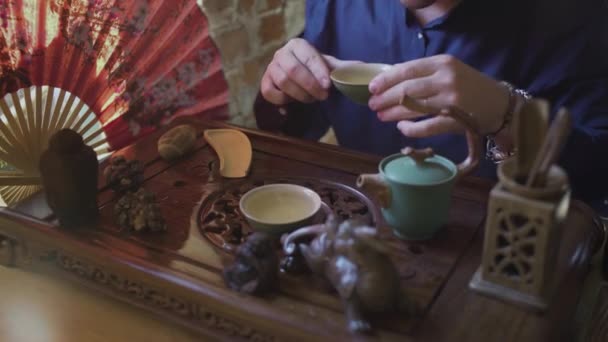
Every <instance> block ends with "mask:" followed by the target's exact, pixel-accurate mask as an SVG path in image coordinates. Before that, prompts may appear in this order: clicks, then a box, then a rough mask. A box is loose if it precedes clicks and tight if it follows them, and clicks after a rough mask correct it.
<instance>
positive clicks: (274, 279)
mask: <svg viewBox="0 0 608 342" xmlns="http://www.w3.org/2000/svg"><path fill="white" fill-rule="evenodd" d="M277 242H278V241H275V238H274V237H273V236H272V235H269V234H265V233H260V232H257V233H253V234H251V235H249V236H248V237H247V240H246V241H245V242H244V243H243V244H242V245H240V246H239V247H238V248H237V250H236V259H235V261H234V263H233V264H232V265H229V266H228V267H226V268H225V269H224V273H223V276H224V282H225V283H226V285H227V286H228V287H229V288H231V289H232V290H235V291H238V292H242V293H246V294H253V295H263V294H266V293H269V292H272V291H273V290H275V289H276V288H277V285H278V281H279V279H278V270H279V258H278V256H277V251H276V243H277Z"/></svg>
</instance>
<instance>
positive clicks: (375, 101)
mask: <svg viewBox="0 0 608 342" xmlns="http://www.w3.org/2000/svg"><path fill="white" fill-rule="evenodd" d="M434 80H435V79H434V78H433V77H430V76H427V77H422V78H417V79H415V80H407V81H404V82H400V83H397V84H396V85H395V86H394V87H391V88H388V89H387V90H386V91H383V92H381V93H378V94H376V95H373V96H372V97H371V98H370V101H369V107H370V108H371V109H372V110H375V111H382V110H384V109H386V108H390V107H393V106H396V105H399V104H403V103H402V99H403V98H405V97H410V98H413V99H426V98H428V97H431V96H434V95H436V94H437V93H438V92H439V91H438V89H437V86H436V85H435V83H434ZM411 109H413V108H411Z"/></svg>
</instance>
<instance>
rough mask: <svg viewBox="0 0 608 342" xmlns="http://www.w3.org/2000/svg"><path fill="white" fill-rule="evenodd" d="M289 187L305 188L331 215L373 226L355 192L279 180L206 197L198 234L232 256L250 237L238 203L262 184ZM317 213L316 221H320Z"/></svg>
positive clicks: (238, 186)
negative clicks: (317, 195)
mask: <svg viewBox="0 0 608 342" xmlns="http://www.w3.org/2000/svg"><path fill="white" fill-rule="evenodd" d="M274 183H289V184H297V185H301V186H305V187H307V188H309V189H312V190H313V191H315V192H316V193H318V194H319V196H321V200H322V201H323V202H325V204H327V205H328V206H329V207H330V208H331V209H332V210H333V211H334V213H335V214H336V215H337V216H338V217H339V218H340V219H341V220H346V219H349V218H360V219H362V220H364V221H365V222H368V223H369V224H371V225H373V224H374V222H375V218H374V214H373V212H372V210H371V209H370V208H372V205H371V202H370V201H369V200H368V199H367V198H366V197H365V196H364V195H362V194H361V193H359V192H358V191H356V190H354V189H352V188H350V187H347V186H345V185H341V184H338V183H333V182H329V181H324V180H318V179H307V178H295V177H294V178H282V179H275V180H266V179H259V180H251V181H245V182H239V183H235V184H233V185H231V186H228V187H227V188H225V189H223V190H222V191H221V192H220V193H216V194H213V195H212V196H209V197H208V200H207V202H206V203H205V204H204V205H203V206H202V208H201V211H200V213H199V215H198V218H199V220H198V227H199V229H200V230H201V233H202V234H203V235H204V236H205V237H206V238H207V239H208V240H209V241H210V242H211V243H213V244H214V245H215V246H216V247H219V248H221V249H223V250H225V251H227V252H230V253H234V252H235V251H236V248H237V247H238V245H240V244H241V243H242V242H243V241H245V239H246V238H247V236H249V234H251V233H252V231H251V228H250V227H249V225H248V223H247V221H246V220H245V218H244V216H243V215H242V214H241V213H240V210H239V201H240V199H241V196H243V195H244V194H245V193H246V192H247V191H249V190H251V189H253V188H255V187H258V186H262V185H266V184H274ZM323 216H324V215H323V214H322V213H321V212H319V215H318V218H317V220H318V221H322V220H323V219H324V217H323Z"/></svg>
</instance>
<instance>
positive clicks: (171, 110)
mask: <svg viewBox="0 0 608 342" xmlns="http://www.w3.org/2000/svg"><path fill="white" fill-rule="evenodd" d="M0 19H2V25H0V97H2V96H4V95H5V94H7V93H11V92H15V91H17V90H19V89H21V88H25V87H28V86H31V85H34V86H43V85H45V86H52V87H56V88H60V89H63V90H65V91H68V92H70V93H72V94H74V95H75V96H77V97H78V98H79V99H80V100H82V101H84V102H85V103H86V104H87V105H88V106H89V107H90V108H91V109H92V111H93V113H95V115H96V117H97V118H98V119H99V120H100V122H101V123H102V126H103V127H104V131H105V133H106V135H107V137H108V142H109V144H110V146H111V147H112V148H113V149H118V148H120V147H123V146H125V145H127V144H129V143H131V142H132V141H133V140H134V139H136V138H138V137H140V136H142V135H144V134H147V133H149V132H151V131H153V130H154V129H156V128H157V127H158V126H160V125H163V124H165V123H166V122H168V121H169V120H171V118H174V117H177V116H183V115H199V116H204V117H208V118H211V119H219V120H225V119H227V118H228V113H227V110H226V109H227V102H228V86H227V83H226V80H225V78H224V76H223V73H222V69H221V62H220V54H219V51H218V49H217V47H216V46H215V44H214V43H213V41H212V39H211V37H210V35H209V30H208V22H207V19H206V18H205V16H204V14H203V13H202V11H201V9H200V8H199V6H198V5H197V1H196V0H126V1H119V0H46V1H37V0H0Z"/></svg>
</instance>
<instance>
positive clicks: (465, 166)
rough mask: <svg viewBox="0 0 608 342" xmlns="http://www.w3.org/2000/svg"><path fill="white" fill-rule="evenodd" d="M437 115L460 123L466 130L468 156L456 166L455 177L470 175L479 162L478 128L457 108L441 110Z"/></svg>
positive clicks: (480, 149) (479, 138)
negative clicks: (449, 117) (456, 172)
mask: <svg viewBox="0 0 608 342" xmlns="http://www.w3.org/2000/svg"><path fill="white" fill-rule="evenodd" d="M439 115H445V116H451V117H452V118H454V120H456V121H458V122H460V123H461V124H462V125H463V126H464V127H465V130H466V139H467V148H468V150H469V154H468V155H467V158H466V159H465V160H463V161H462V162H461V163H460V164H458V166H457V168H458V175H457V177H458V178H460V177H463V176H466V175H468V174H469V173H471V172H472V171H473V170H475V168H476V167H477V166H478V165H479V161H480V160H481V153H482V146H481V137H480V135H479V128H477V123H476V122H475V120H473V117H472V116H471V115H470V114H469V113H466V112H464V111H462V110H461V109H459V108H456V107H449V108H445V109H442V110H441V112H439Z"/></svg>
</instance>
